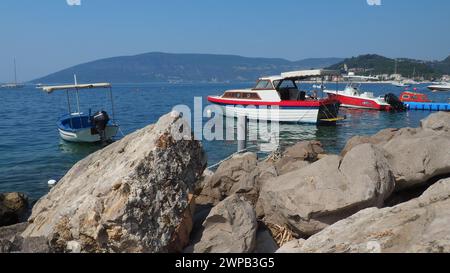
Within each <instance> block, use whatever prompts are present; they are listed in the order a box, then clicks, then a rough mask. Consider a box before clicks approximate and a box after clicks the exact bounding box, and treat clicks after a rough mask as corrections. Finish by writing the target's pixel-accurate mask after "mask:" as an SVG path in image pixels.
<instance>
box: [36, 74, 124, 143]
mask: <svg viewBox="0 0 450 273" xmlns="http://www.w3.org/2000/svg"><path fill="white" fill-rule="evenodd" d="M100 88H106V89H109V94H110V100H111V108H112V119H110V117H109V115H108V113H107V112H105V111H98V112H96V113H94V114H92V112H91V110H89V113H87V114H85V113H82V112H81V111H80V99H79V90H83V89H100ZM42 90H44V91H45V92H47V93H49V94H50V93H53V92H54V91H58V90H65V91H66V95H67V105H68V111H69V112H68V113H69V114H67V115H64V116H62V117H61V118H60V119H59V120H58V122H57V126H58V131H59V135H60V136H61V138H62V139H64V140H66V141H69V142H85V143H95V142H100V141H102V142H107V141H111V140H112V139H113V137H114V136H116V135H117V132H118V130H119V126H118V125H117V123H116V122H115V117H114V116H115V114H114V102H113V96H112V86H111V84H110V83H92V84H77V81H76V77H75V84H74V85H61V86H45V87H42ZM70 91H75V92H76V98H77V112H75V113H72V110H71V102H70V96H69V92H70Z"/></svg>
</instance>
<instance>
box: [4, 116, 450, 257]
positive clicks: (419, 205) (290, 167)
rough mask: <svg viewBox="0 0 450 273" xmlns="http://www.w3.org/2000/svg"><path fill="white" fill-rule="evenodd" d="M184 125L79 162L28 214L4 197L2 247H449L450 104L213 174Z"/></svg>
mask: <svg viewBox="0 0 450 273" xmlns="http://www.w3.org/2000/svg"><path fill="white" fill-rule="evenodd" d="M181 126H183V128H184V126H187V124H185V123H184V121H183V119H182V118H181V117H180V115H179V114H178V113H176V112H172V113H169V114H167V115H164V116H162V117H161V118H160V119H159V121H158V122H157V123H155V124H153V125H149V126H147V127H145V128H144V129H141V130H138V131H136V132H134V133H132V134H130V135H128V136H126V137H125V138H123V139H122V140H120V141H117V142H115V143H113V144H111V145H109V146H107V147H105V148H103V149H102V150H100V151H98V152H95V153H93V154H91V155H90V156H88V157H87V158H85V159H83V160H81V161H79V162H78V163H77V164H75V165H74V166H73V167H72V169H71V170H70V171H69V172H68V173H67V174H66V175H65V176H64V178H62V179H61V180H60V181H59V183H58V184H57V185H56V186H55V187H54V188H52V190H51V191H50V192H49V193H48V194H47V195H46V196H44V197H42V198H41V199H40V200H39V201H38V202H37V203H36V204H35V205H34V207H33V208H32V211H31V216H29V217H28V215H27V213H26V212H25V210H24V208H26V207H27V206H28V204H27V201H26V197H24V196H23V195H20V194H14V193H12V194H3V195H0V220H4V219H8V221H5V222H1V223H3V225H6V227H1V228H0V252H6V253H9V252H25V253H30V252H31V253H55V252H56V253H67V252H69V253H80V252H82V253H111V252H113V253H182V252H185V253H275V252H278V253H316V252H358V253H359V252H371V253H373V252H427V253H428V252H449V251H450V241H449V240H448V238H449V237H450V231H449V229H448V228H447V226H448V223H450V215H449V214H448V210H449V209H450V151H449V149H448V148H449V147H450V113H447V112H439V113H435V114H432V115H430V116H429V117H428V118H426V119H424V120H422V122H421V125H420V127H419V128H401V129H385V130H382V131H380V132H379V133H377V134H375V135H373V136H355V137H353V138H351V139H350V140H349V141H348V142H347V145H346V147H345V148H344V149H343V151H342V152H341V154H339V155H331V154H325V152H324V149H323V148H324V147H322V144H321V143H320V142H318V141H304V142H299V143H297V144H296V145H294V146H291V147H288V148H286V149H284V150H282V151H276V152H274V153H272V154H271V155H270V156H269V157H268V158H266V159H264V160H258V159H257V156H256V154H254V153H242V154H238V155H236V156H234V157H232V158H231V159H229V160H227V161H225V162H223V163H222V164H221V165H220V166H219V167H218V168H217V169H216V170H215V171H214V172H213V171H210V170H207V169H206V166H207V155H206V154H205V152H204V150H203V148H202V145H201V143H200V142H198V141H191V140H184V139H183V138H182V139H179V138H175V137H174V135H173V134H174V132H179V129H180V128H181ZM7 217H8V218H7ZM24 219H28V220H27V221H25V222H22V221H23V220H24ZM14 223H15V225H11V224H14Z"/></svg>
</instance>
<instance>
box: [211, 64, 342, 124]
mask: <svg viewBox="0 0 450 273" xmlns="http://www.w3.org/2000/svg"><path fill="white" fill-rule="evenodd" d="M335 75H338V72H337V71H331V70H322V69H320V70H302V71H293V72H286V73H282V74H281V75H279V76H271V77H262V78H260V79H259V80H258V81H257V82H256V86H255V87H254V88H251V89H238V90H228V91H225V93H223V94H222V95H220V96H209V97H208V101H209V102H211V103H213V104H215V105H219V106H220V107H221V108H222V111H223V114H224V115H226V116H231V117H237V116H239V115H245V116H247V117H248V118H249V119H251V120H266V121H277V122H289V123H313V124H318V123H336V122H337V121H338V120H341V119H342V118H340V117H339V116H338V112H339V106H340V103H339V101H338V100H337V99H334V98H324V99H323V98H319V97H318V95H319V90H313V91H311V92H310V93H309V94H308V92H307V91H304V90H302V89H300V88H299V83H300V81H302V80H306V79H310V78H316V79H317V78H321V79H322V80H323V79H324V78H325V77H331V76H335ZM322 86H323V85H322Z"/></svg>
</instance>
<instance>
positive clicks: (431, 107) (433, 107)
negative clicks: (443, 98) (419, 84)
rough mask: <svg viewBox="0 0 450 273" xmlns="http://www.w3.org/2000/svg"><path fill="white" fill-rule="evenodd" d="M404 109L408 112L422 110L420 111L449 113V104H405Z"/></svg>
mask: <svg viewBox="0 0 450 273" xmlns="http://www.w3.org/2000/svg"><path fill="white" fill-rule="evenodd" d="M405 105H406V109H408V110H410V111H414V110H422V111H450V103H437V102H407V103H405Z"/></svg>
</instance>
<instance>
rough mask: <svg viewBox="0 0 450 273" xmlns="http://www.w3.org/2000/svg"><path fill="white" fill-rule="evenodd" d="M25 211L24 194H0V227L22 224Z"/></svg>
mask: <svg viewBox="0 0 450 273" xmlns="http://www.w3.org/2000/svg"><path fill="white" fill-rule="evenodd" d="M27 211H28V197H27V196H26V195H25V194H23V193H18V192H12V193H0V227H2V226H9V225H14V224H17V223H19V222H22V220H25V219H23V218H24V217H25V215H26V213H27Z"/></svg>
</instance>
